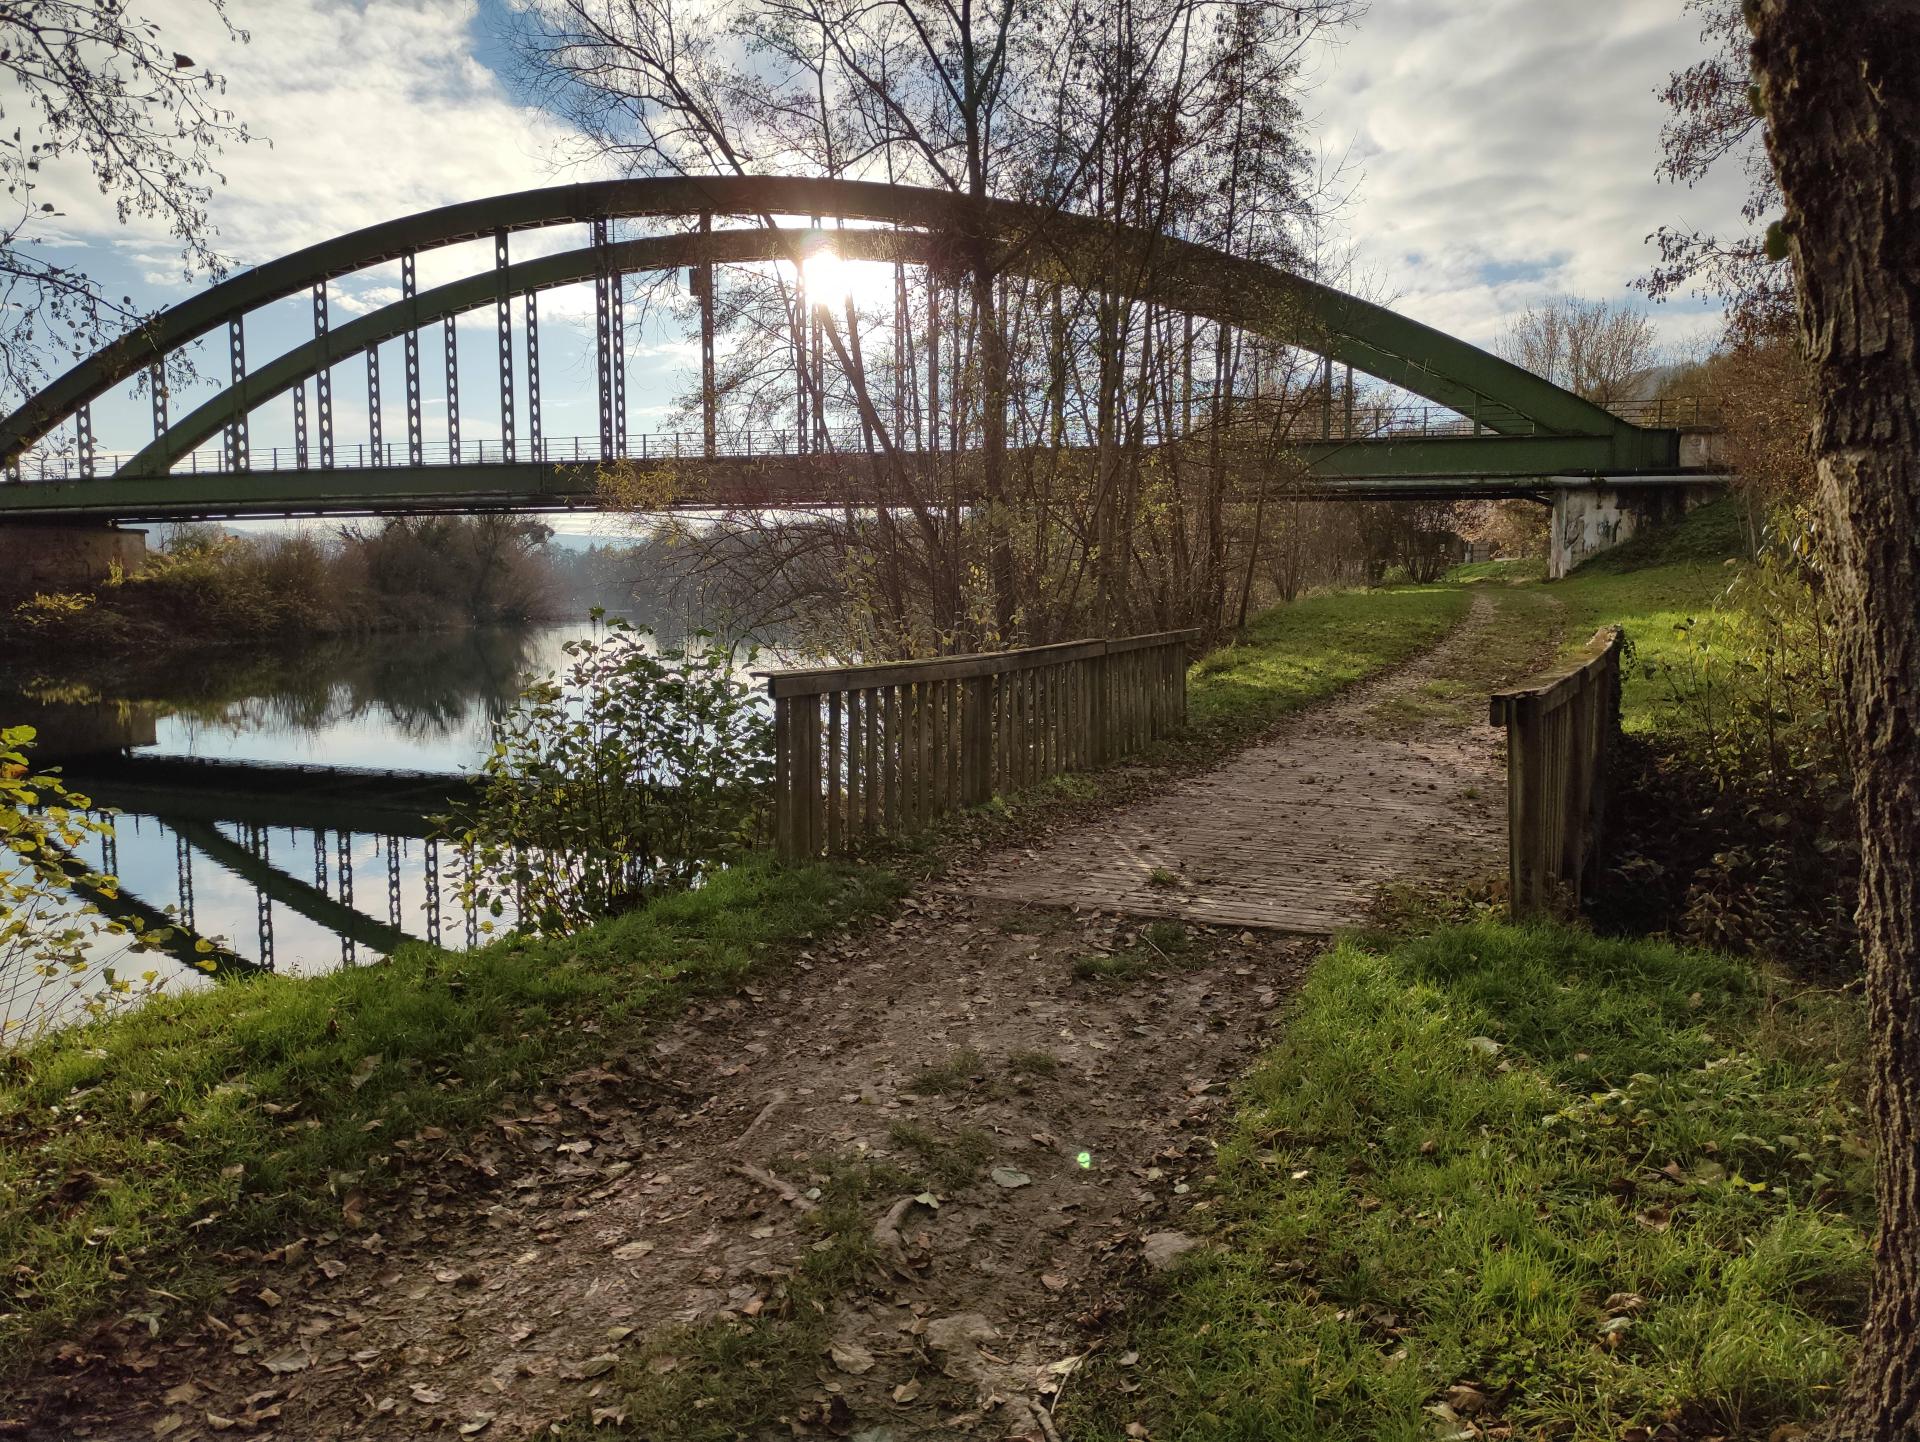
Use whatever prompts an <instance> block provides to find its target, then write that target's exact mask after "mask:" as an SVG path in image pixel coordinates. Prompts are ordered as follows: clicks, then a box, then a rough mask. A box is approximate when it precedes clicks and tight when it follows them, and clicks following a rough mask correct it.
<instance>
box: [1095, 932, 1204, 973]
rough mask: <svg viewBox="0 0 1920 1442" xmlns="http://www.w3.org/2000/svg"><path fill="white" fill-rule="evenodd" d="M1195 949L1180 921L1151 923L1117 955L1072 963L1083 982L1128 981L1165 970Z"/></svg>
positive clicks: (1191, 939) (1102, 953)
mask: <svg viewBox="0 0 1920 1442" xmlns="http://www.w3.org/2000/svg"><path fill="white" fill-rule="evenodd" d="M1192 946H1193V937H1192V936H1191V935H1190V934H1189V933H1188V931H1187V929H1186V927H1185V926H1183V925H1181V924H1180V923H1179V922H1177V921H1150V922H1148V923H1147V924H1146V925H1145V926H1143V927H1141V928H1140V934H1139V935H1138V936H1137V937H1135V938H1134V940H1133V941H1132V942H1131V943H1130V944H1129V945H1127V946H1124V947H1122V948H1121V949H1120V950H1119V951H1115V952H1090V953H1088V954H1087V955H1086V956H1083V957H1080V958H1079V959H1078V960H1076V961H1075V962H1074V964H1073V974H1074V975H1075V976H1077V977H1078V978H1079V979H1080V980H1082V981H1104V982H1114V983H1119V982H1128V981H1137V980H1138V979H1139V978H1140V977H1143V976H1147V975H1149V974H1150V973H1152V972H1155V971H1160V970H1164V969H1165V968H1166V967H1168V966H1169V965H1171V964H1173V961H1174V958H1175V957H1178V956H1181V955H1183V954H1184V953H1185V952H1187V951H1188V950H1189V949H1191V948H1192Z"/></svg>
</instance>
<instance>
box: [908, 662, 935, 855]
mask: <svg viewBox="0 0 1920 1442" xmlns="http://www.w3.org/2000/svg"><path fill="white" fill-rule="evenodd" d="M914 690H915V692H917V693H918V704H917V705H916V706H915V707H914V711H913V719H914V742H915V746H914V765H915V767H916V768H917V770H918V775H917V776H916V778H915V780H916V782H917V784H916V785H915V787H914V792H915V800H914V810H915V819H916V820H917V822H918V823H919V825H921V826H925V825H927V824H928V823H929V822H931V821H932V820H933V684H932V683H931V682H928V681H922V682H921V683H920V684H919V685H917V686H915V687H914Z"/></svg>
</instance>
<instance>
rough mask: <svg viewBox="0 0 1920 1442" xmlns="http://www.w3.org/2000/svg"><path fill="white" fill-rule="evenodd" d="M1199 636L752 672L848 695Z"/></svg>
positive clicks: (777, 689)
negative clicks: (862, 664) (875, 687)
mask: <svg viewBox="0 0 1920 1442" xmlns="http://www.w3.org/2000/svg"><path fill="white" fill-rule="evenodd" d="M1198 634H1199V632H1197V631H1193V630H1186V631H1158V632H1154V633H1152V634H1150V635H1141V636H1118V637H1114V638H1112V639H1111V640H1105V641H1102V640H1085V641H1060V642H1056V643H1054V644H1053V645H1049V646H1027V647H1023V648H1021V649H1019V650H1016V651H987V652H979V653H976V654H972V655H967V656H944V657H939V658H937V659H934V660H929V661H886V662H880V663H877V664H875V665H871V666H833V667H821V668H812V669H791V670H773V671H755V672H754V673H753V675H754V676H755V677H756V678H757V679H759V680H763V681H765V682H766V683H767V694H768V695H770V696H774V697H780V696H806V695H825V694H826V693H827V692H829V691H848V690H854V689H856V688H863V687H868V686H880V685H905V684H907V683H909V682H913V683H917V682H921V681H964V680H966V679H967V678H969V677H972V676H991V675H998V674H1000V673H1001V672H1003V671H1018V670H1025V669H1030V668H1032V667H1035V666H1054V665H1059V664H1061V663H1063V662H1065V661H1069V660H1074V659H1078V658H1080V657H1084V656H1096V655H1113V656H1118V655H1125V654H1128V653H1130V652H1133V651H1138V650H1146V649H1150V648H1152V647H1155V646H1159V645H1164V644H1166V643H1168V642H1171V641H1176V640H1187V639H1190V638H1192V637H1195V636H1197V635H1198Z"/></svg>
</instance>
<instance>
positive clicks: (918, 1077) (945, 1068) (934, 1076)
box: [907, 1046, 987, 1096]
mask: <svg viewBox="0 0 1920 1442" xmlns="http://www.w3.org/2000/svg"><path fill="white" fill-rule="evenodd" d="M986 1064H987V1063H986V1058H984V1057H983V1056H981V1055H980V1053H979V1052H977V1051H975V1050H974V1049H973V1048H972V1047H967V1046H963V1047H959V1048H957V1049H956V1050H954V1051H950V1052H948V1053H947V1054H946V1056H944V1057H942V1058H941V1059H940V1060H939V1061H937V1062H935V1063H934V1064H933V1065H932V1066H929V1067H924V1068H922V1069H921V1070H920V1071H919V1072H917V1073H916V1074H915V1075H914V1076H913V1077H912V1078H910V1079H909V1080H908V1082H907V1090H908V1091H910V1092H915V1093H917V1094H919V1095H921V1096H944V1095H945V1094H946V1093H948V1092H958V1091H965V1090H966V1089H967V1088H968V1087H970V1086H972V1085H973V1079H974V1078H975V1077H976V1076H978V1075H979V1074H980V1073H981V1071H982V1070H983V1069H984V1068H985V1067H986Z"/></svg>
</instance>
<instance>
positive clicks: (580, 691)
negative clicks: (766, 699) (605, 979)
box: [458, 621, 773, 935]
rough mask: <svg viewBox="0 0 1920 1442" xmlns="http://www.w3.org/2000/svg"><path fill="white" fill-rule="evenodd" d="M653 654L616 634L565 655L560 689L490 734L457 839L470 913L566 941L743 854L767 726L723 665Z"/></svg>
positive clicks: (713, 656) (711, 652)
mask: <svg viewBox="0 0 1920 1442" xmlns="http://www.w3.org/2000/svg"><path fill="white" fill-rule="evenodd" d="M651 641H652V636H651V633H648V632H645V631H641V630H636V629H634V628H633V627H631V626H629V625H627V624H626V623H625V622H622V621H613V622H610V623H609V624H608V626H607V628H606V631H605V633H604V635H603V637H602V638H601V639H599V640H581V641H573V642H569V643H568V645H567V648H566V649H567V653H568V654H569V655H570V656H572V657H573V664H572V665H571V666H570V667H568V669H567V672H566V674H565V676H564V677H562V678H559V679H554V678H548V679H547V680H544V681H541V682H538V683H536V684H535V685H533V686H531V687H529V688H528V689H527V690H526V692H525V693H524V695H523V698H522V699H523V704H522V705H521V706H520V707H519V708H518V709H517V710H515V711H514V712H513V713H512V714H511V715H509V716H508V717H507V718H506V719H505V720H504V721H501V722H499V723H497V724H496V726H495V728H494V740H493V747H492V749H491V751H490V752H489V753H488V756H487V761H486V765H485V770H484V783H483V786H482V788H481V795H480V799H479V802H478V805H477V809H476V811H475V814H474V815H473V816H472V817H470V818H467V821H468V824H467V825H466V826H465V827H464V829H463V830H462V831H460V832H459V834H458V840H459V841H460V843H461V848H462V856H463V869H462V877H461V886H462V890H463V892H464V894H465V899H467V900H470V901H471V902H472V903H473V904H475V905H477V906H479V907H481V908H482V909H483V910H486V911H488V912H490V913H491V914H492V916H494V917H495V918H499V917H502V916H504V915H506V914H507V912H508V911H509V910H511V912H512V913H513V916H514V918H515V924H516V925H517V926H518V927H519V928H520V929H521V930H523V931H528V932H538V933H540V934H543V935H570V934H572V933H574V932H576V931H578V930H580V929H581V928H582V927H584V926H587V925H588V924H590V923H591V922H592V921H594V920H595V919H597V918H599V917H602V916H607V915H610V914H612V913H614V912H618V911H621V910H624V909H626V908H628V907H630V906H632V905H634V904H635V903H637V902H639V901H640V900H642V899H644V898H645V897H647V896H648V895H650V894H652V893H655V892H658V891H662V890H675V889H681V888H684V887H688V886H691V885H694V884H695V883H696V882H698V881H699V880H700V878H701V877H702V876H704V875H705V874H706V873H707V872H708V871H709V870H710V869H711V868H713V867H714V866H716V865H719V864H722V863H724V862H726V861H728V860H730V859H732V858H734V857H736V856H738V855H739V854H740V853H742V852H743V851H744V850H745V849H746V848H747V847H748V846H750V845H751V844H752V842H753V840H754V839H755V836H756V834H757V833H758V831H759V828H760V825H761V820H762V815H763V811H764V807H765V800H766V793H767V786H768V783H769V782H770V781H771V780H772V776H773V748H772V726H771V722H770V718H769V717H768V714H767V712H766V710H765V709H764V707H762V706H761V705H760V703H759V701H758V698H756V697H755V695H754V694H753V692H752V690H751V688H750V687H749V686H748V685H747V683H746V682H745V681H743V680H742V679H741V678H740V677H739V675H738V674H737V672H736V671H735V670H734V664H733V656H732V655H731V654H730V653H729V652H727V651H725V650H723V649H719V648H708V649H705V650H690V651H665V652H656V651H654V650H653V649H652V647H651ZM488 925H489V927H491V925H492V923H488Z"/></svg>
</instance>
